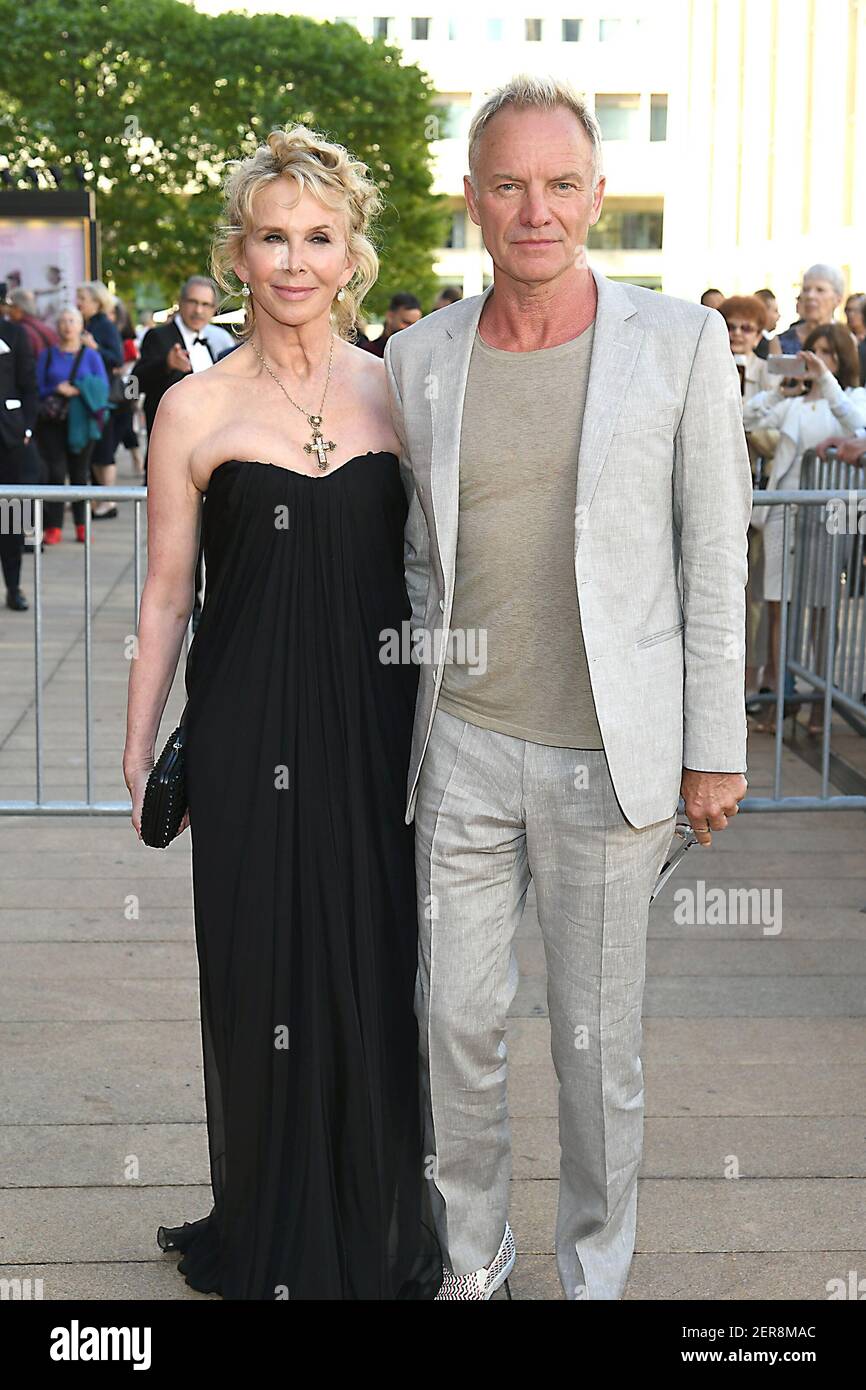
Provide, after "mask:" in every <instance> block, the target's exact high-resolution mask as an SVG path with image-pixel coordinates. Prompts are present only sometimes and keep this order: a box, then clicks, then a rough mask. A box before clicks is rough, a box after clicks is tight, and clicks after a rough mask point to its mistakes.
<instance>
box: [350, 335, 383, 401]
mask: <svg viewBox="0 0 866 1390" xmlns="http://www.w3.org/2000/svg"><path fill="white" fill-rule="evenodd" d="M343 352H344V358H343V360H344V362H345V370H346V377H347V380H348V381H349V382H350V383H351V386H352V388H353V389H354V390H355V391H358V392H359V393H360V394H361V395H362V396H365V397H366V398H367V399H368V400H378V399H382V400H386V399H387V394H388V388H387V383H386V378H385V364H384V362H383V361H382V359H381V357H376V356H375V354H374V353H372V352H365V351H364V349H363V348H360V347H356V346H355V344H354V343H344V344H343Z"/></svg>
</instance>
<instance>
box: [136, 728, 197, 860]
mask: <svg viewBox="0 0 866 1390" xmlns="http://www.w3.org/2000/svg"><path fill="white" fill-rule="evenodd" d="M185 719H186V707H185V708H184V711H183V714H182V715H181V717H180V723H179V724H178V726H177V728H176V729H175V731H174V733H173V734H172V735H171V737H170V738H169V740H168V742H167V743H166V745H165V747H164V748H163V750H162V752H161V753H160V755H159V757H158V758H157V760H156V762H155V763H154V765H153V767H152V769H151V773H150V776H149V777H148V779H147V786H146V787H145V789H144V802H143V804H142V808H141V838H142V840H143V841H144V843H145V844H146V845H150V846H151V848H152V849H165V848H166V846H167V845H170V844H171V842H172V840H173V839H174V838H175V836H176V835H177V832H178V830H179V829H180V823H181V821H182V820H183V817H184V812H185V811H186V808H187V807H186V779H185V777H184V767H183V745H184V739H185V735H186V730H185V728H184V720H185Z"/></svg>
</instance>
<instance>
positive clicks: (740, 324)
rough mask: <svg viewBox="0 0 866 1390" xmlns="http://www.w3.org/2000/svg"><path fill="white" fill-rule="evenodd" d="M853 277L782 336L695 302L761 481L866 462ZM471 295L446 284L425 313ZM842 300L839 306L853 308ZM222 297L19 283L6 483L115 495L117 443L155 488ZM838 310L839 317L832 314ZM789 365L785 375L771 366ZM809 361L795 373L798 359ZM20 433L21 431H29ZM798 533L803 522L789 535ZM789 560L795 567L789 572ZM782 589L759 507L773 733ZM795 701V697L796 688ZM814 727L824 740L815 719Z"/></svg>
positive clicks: (54, 537)
mask: <svg viewBox="0 0 866 1390" xmlns="http://www.w3.org/2000/svg"><path fill="white" fill-rule="evenodd" d="M844 290H845V285H844V279H843V276H842V274H841V272H840V271H839V270H838V269H836V268H835V267H834V266H830V265H825V264H816V265H813V266H810V267H809V269H808V270H807V271H806V272H805V274H804V276H803V280H802V286H801V290H800V294H799V296H798V299H797V305H796V308H797V317H796V318H795V319H794V320H793V322H791V323H790V324H789V325H788V326H787V327H786V328H782V329H780V328H779V320H780V312H779V305H778V302H777V299H776V295H775V293H774V292H773V291H772V290H771V289H768V288H763V289H759V290H756V291H755V292H754V294H748V295H730V296H726V295H725V294H723V292H722V291H721V290H720V289H717V288H710V289H707V290H705V291H704V293H703V295H702V296H701V303H702V304H703V305H705V306H706V307H708V308H712V309H716V310H718V312H719V313H720V314H721V315H722V317H723V318H724V319H725V321H726V323H727V327H728V335H729V341H730V347H731V352H732V353H733V355H734V359H735V361H736V364H737V369H738V371H739V374H740V382H741V389H742V397H743V422H744V427H745V430H746V438H747V443H748V446H749V455H750V459H751V462H752V471H753V476H754V482H755V487H756V488H758V489H761V488H765V487H769V488H771V489H775V488H779V487H782V486H784V487H785V488H786V489H796V488H797V487H798V486H799V485H800V472H801V466H802V462H803V457H804V455H805V454H806V452H807V451H808V450H810V449H818V450H819V452H821V453H823V452H825V451H826V449H827V448H828V447H830V446H832V447H834V448H835V449H836V450H837V452H838V454H839V456H840V457H841V458H842V459H843V460H844V461H845V462H848V463H854V464H861V465H866V389H864V387H866V293H856V294H850V295H849V296H848V297H847V299H845V297H844ZM461 297H462V291H461V290H460V289H459V287H457V286H454V285H448V286H445V287H444V288H443V289H442V290H441V291H440V292H439V294H438V296H437V298H436V299H435V301H434V302H433V304H432V305H431V306H430V312H435V311H436V310H437V309H440V308H444V307H445V306H446V305H449V304H453V303H454V302H456V301H457V300H458V299H460V298H461ZM843 299H844V307H843ZM219 307H220V303H219V290H218V287H217V285H216V283H215V282H214V281H213V280H212V279H211V278H210V277H209V276H207V275H194V276H191V277H190V278H189V279H188V280H187V281H186V282H185V283H184V285H183V286H182V287H181V290H180V293H179V296H178V302H177V309H176V310H175V312H174V313H172V314H171V315H170V316H169V317H168V318H167V319H166V321H165V322H164V323H161V324H158V325H154V323H153V314H152V313H148V312H145V313H144V314H142V316H141V322H140V323H139V324H138V326H136V325H135V324H134V323H133V321H132V318H131V316H130V313H129V311H128V309H127V308H126V305H125V304H124V303H123V301H122V300H121V299H119V298H118V297H117V296H115V295H112V294H111V293H110V291H109V290H108V289H107V287H106V286H105V284H103V283H102V282H101V281H90V282H87V283H85V284H81V285H79V286H78V289H77V291H76V295H75V304H74V305H73V304H69V305H67V306H66V307H64V308H62V309H61V310H60V311H59V312H58V313H57V314H54V315H51V316H50V317H49V316H47V315H46V316H45V317H43V316H41V315H40V314H39V312H38V310H37V302H36V298H35V296H34V295H33V294H32V293H31V292H30V291H28V290H27V289H23V288H18V289H14V290H12V291H11V292H10V294H9V295H8V298H7V299H6V301H5V303H3V304H2V305H0V311H2V318H0V349H3V348H5V352H4V351H2V350H0V374H2V373H5V378H6V384H7V385H8V388H9V389H7V390H6V391H5V394H4V399H5V400H7V403H8V401H9V400H13V401H14V400H16V399H17V400H20V401H21V407H20V412H19V413H20V416H21V419H20V420H14V419H13V420H10V418H9V417H10V415H11V414H12V412H11V411H10V410H9V409H5V410H4V411H3V414H2V416H0V458H2V462H0V481H5V482H30V481H32V482H44V483H49V484H63V483H67V482H68V483H70V484H73V485H82V486H83V485H87V484H92V485H96V486H100V485H104V486H111V485H112V484H114V483H115V481H116V463H115V457H116V454H117V450H118V449H119V448H120V447H121V446H123V447H124V448H126V449H127V450H128V451H129V453H130V456H131V458H132V462H133V467H134V470H135V474H136V476H137V477H139V478H140V479H141V480H142V481H144V482H146V481H147V460H146V453H145V450H144V449H143V447H142V443H141V440H142V435H144V436H145V437H149V435H150V432H151V429H152V427H153V421H154V418H155V415H156V411H157V408H158V406H159V403H160V401H161V400H162V397H163V396H164V395H165V393H166V391H167V390H168V389H169V387H170V386H172V385H174V383H175V382H177V381H180V380H181V379H182V378H183V377H184V376H185V375H186V374H187V373H189V372H199V371H204V370H205V369H207V368H208V367H210V366H211V365H212V364H213V363H214V362H216V361H218V360H219V359H220V358H221V357H223V356H225V355H226V354H227V353H229V352H232V351H234V350H235V349H236V347H237V346H238V343H237V339H236V338H235V337H234V336H233V334H232V333H231V332H229V331H228V330H227V329H226V328H223V327H221V326H219V325H218V324H215V323H214V322H213V319H214V318H215V316H216V314H217V312H218V309H219ZM840 308H843V312H844V316H845V322H844V323H843V322H842V321H841V319H840V318H837V315H838V313H839V310H840ZM423 315H424V309H423V306H422V304H421V301H420V300H419V299H418V297H417V296H416V295H414V294H412V293H411V292H409V291H399V292H398V293H395V294H393V295H392V297H391V299H390V301H389V304H388V308H387V310H386V312H385V315H384V322H383V325H382V329H381V332H380V333H379V334H378V336H368V333H367V331H366V327H367V326H366V325H365V324H364V323H363V322H362V323H360V324H359V325H358V327H357V329H356V331H355V342H356V343H357V345H358V346H359V347H361V348H363V349H364V350H365V351H368V352H370V353H373V354H374V355H375V356H377V357H380V358H381V357H383V356H384V352H385V345H386V343H387V342H388V339H389V338H390V337H391V336H392V335H393V334H395V333H398V332H400V331H401V330H402V329H404V328H407V327H409V326H410V325H411V324H413V323H417V322H418V320H419V319H420V318H422V317H423ZM777 357H782V358H784V359H785V363H784V367H785V368H786V369H787V370H788V372H789V375H787V376H786V375H785V374H784V369H783V370H782V371H781V372H780V371H779V370H777V369H776V368H775V367H774V365H773V359H774V358H777ZM794 358H796V359H797V362H798V363H799V365H797V366H795V365H794V364H793V361H792V359H794ZM22 426H23V427H24V428H22ZM70 506H71V511H72V519H73V525H74V528H75V535H76V539H77V540H78V541H81V542H83V541H84V539H85V525H84V518H85V507H86V504H85V503H84V502H83V501H79V502H73V503H72V504H70ZM66 509H67V504H65V503H62V502H46V503H45V505H44V511H43V536H42V542H41V544H42V545H43V546H45V545H47V546H53V545H57V544H58V543H59V542H60V541H61V539H62V537H63V521H64V516H65V514H66ZM117 515H118V509H117V506H116V505H115V504H113V503H111V502H103V503H101V502H99V501H98V500H97V501H95V502H94V503H93V504H92V517H93V519H94V520H97V521H101V520H104V519H111V518H113V517H116V516H117ZM789 531H790V534H791V536H793V527H791V528H789ZM34 543H35V541H34V539H33V537H32V536H30V537H28V536H27V535H26V534H24V535H22V534H20V533H19V534H17V535H16V534H14V533H12V532H10V531H9V530H8V528H7V533H6V534H4V535H3V536H2V537H0V560H2V567H3V575H4V579H5V583H6V604H7V607H9V608H11V609H13V610H17V611H23V610H25V609H26V608H27V607H28V602H27V599H26V597H25V595H24V593H23V591H22V589H21V585H20V571H21V555H22V553H23V552H24V551H26V550H32V548H33V544H34ZM791 572H792V566H790V565H789V586H788V593H789V595H790V574H791ZM781 582H782V512H781V510H780V509H779V508H769V507H766V508H762V507H757V508H755V511H754V514H753V521H752V528H751V532H750V549H749V589H748V607H747V612H748V631H747V666H746V697H747V701H751V703H750V704H749V705H748V707H749V709H750V713H752V714H753V715H755V716H756V717H757V716H763V717H761V718H759V719H758V722H757V723H756V724H755V725H754V727H755V728H756V729H758V730H767V731H772V730H773V728H774V707H770V712H769V714H767V711H766V709H765V708H764V706H765V704H766V702H761V701H758V702H755V700H754V697H755V696H756V695H759V694H760V695H766V694H768V693H770V692H773V691H775V690H776V686H777V681H778V665H779V631H780V623H781V601H782V593H781ZM196 587H197V594H196V605H195V613H194V622H195V621H196V619H197V618H198V615H199V613H200V610H201V601H202V590H203V561H202V556H201V552H200V553H199V563H198V567H197V586H196ZM786 693H790V692H786ZM808 727H809V729H810V731H813V732H814V731H817V728H818V725H817V715H812V716H810V719H809V724H808Z"/></svg>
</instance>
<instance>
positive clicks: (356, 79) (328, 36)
mask: <svg viewBox="0 0 866 1390" xmlns="http://www.w3.org/2000/svg"><path fill="white" fill-rule="evenodd" d="M0 32H2V33H3V36H4V41H5V42H4V45H3V48H2V51H0V132H2V139H3V142H4V143H3V145H2V148H3V149H4V150H5V152H6V153H7V155H8V159H9V165H10V167H11V169H12V172H13V174H18V173H20V171H21V170H22V169H23V167H24V166H25V165H27V164H35V165H37V166H40V165H44V166H48V165H59V166H60V167H61V168H63V169H64V170H66V169H68V170H69V174H70V177H69V178H68V179H67V180H66V182H67V183H68V184H69V185H70V186H71V184H72V181H73V180H72V177H71V175H72V166H73V165H75V164H81V165H83V166H84V167H85V169H86V170H87V179H88V182H89V183H90V184H91V186H93V187H94V188H95V189H96V191H97V204H98V216H99V218H100V222H101V225H102V247H103V272H104V274H105V275H106V276H110V277H113V279H114V280H115V281H116V283H117V286H118V289H119V291H120V293H121V294H122V295H125V296H129V297H131V298H133V299H135V298H136V297H137V291H138V290H139V288H140V287H143V286H145V285H149V286H153V285H158V286H159V288H160V290H161V292H162V295H163V297H164V299H165V300H166V301H170V300H172V299H173V297H174V295H175V293H176V290H177V287H178V285H179V283H180V282H181V280H182V279H183V278H184V277H185V276H186V275H188V274H192V273H193V272H200V271H201V270H202V269H203V268H205V267H206V266H207V263H208V255H209V249H210V241H211V234H212V229H213V226H214V223H215V221H216V220H217V217H218V216H219V208H220V194H219V187H220V181H221V178H222V174H223V170H224V167H225V163H226V161H227V160H229V159H235V158H238V157H241V156H243V155H244V154H246V153H249V152H250V151H251V150H253V149H254V148H255V147H256V145H257V144H258V143H260V142H261V141H262V140H263V139H264V138H265V137H266V136H267V134H268V132H269V131H270V130H271V129H273V128H274V127H275V126H278V125H286V124H290V123H291V122H293V121H297V120H301V121H304V122H306V123H307V124H310V125H312V126H315V127H316V128H318V129H321V130H323V131H324V132H325V133H326V134H327V135H329V136H330V137H331V138H333V139H335V140H338V141H339V142H340V143H342V144H344V145H346V146H348V148H349V149H351V150H352V151H353V152H354V153H355V154H356V155H358V156H359V157H360V158H362V159H364V160H365V161H366V162H367V163H368V164H369V166H370V170H371V173H372V175H373V177H374V178H375V179H376V180H377V182H378V183H379V185H380V187H381V188H382V191H383V194H384V196H385V203H386V207H385V212H384V214H383V217H382V219H381V223H380V229H379V249H380V255H381V260H382V266H381V272H380V278H379V283H378V285H377V286H376V287H375V288H374V289H373V290H372V291H371V293H370V295H369V296H368V298H367V300H366V301H365V307H366V308H369V309H370V310H372V311H381V310H382V309H383V307H384V305H385V303H386V302H387V299H388V298H389V296H390V295H391V294H392V293H393V292H394V291H395V290H397V289H410V290H411V291H412V292H413V293H415V294H418V295H419V297H421V299H422V301H424V300H425V299H429V298H431V297H432V295H433V293H434V292H435V280H434V277H433V274H432V268H431V260H432V252H433V250H434V248H435V247H436V246H438V245H441V244H442V241H443V240H444V233H445V226H446V220H447V214H446V212H445V209H444V200H442V199H439V198H435V197H434V196H433V195H432V194H431V171H430V151H429V140H430V138H433V132H434V131H435V119H433V118H434V116H435V107H434V105H433V102H432V94H433V89H432V85H431V83H430V82H429V79H428V78H427V77H426V76H425V74H423V73H422V72H421V71H420V69H418V68H417V67H415V66H404V65H403V64H402V63H401V62H400V58H399V53H398V52H397V50H396V49H395V48H393V47H392V46H390V45H388V44H386V43H384V42H381V41H376V42H374V43H369V42H367V41H366V40H365V39H363V38H362V37H361V36H360V35H359V34H358V33H357V31H356V30H355V29H354V27H353V26H351V25H348V24H330V23H328V24H319V23H316V22H314V21H312V20H308V19H304V18H301V17H298V16H295V15H246V14H241V13H229V14H222V15H217V16H209V15H205V14H202V13H200V12H199V11H197V10H195V9H193V8H192V6H190V5H188V4H184V3H181V2H180V0H147V3H142V0H109V2H108V3H101V4H100V3H98V2H97V0H62V3H60V2H59V0H39V3H38V4H36V5H21V3H20V0H0ZM46 186H47V185H46Z"/></svg>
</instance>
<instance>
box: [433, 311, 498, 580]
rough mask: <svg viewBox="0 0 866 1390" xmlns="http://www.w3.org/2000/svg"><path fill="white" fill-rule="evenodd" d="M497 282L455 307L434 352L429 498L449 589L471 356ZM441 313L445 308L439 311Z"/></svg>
mask: <svg viewBox="0 0 866 1390" xmlns="http://www.w3.org/2000/svg"><path fill="white" fill-rule="evenodd" d="M492 289H493V286H492V285H490V286H488V288H487V289H486V290H485V291H484V293H483V294H480V295H473V297H472V298H471V299H467V300H464V301H462V304H463V305H465V308H463V309H462V310H456V306H455V310H456V312H455V310H451V311H450V312H449V313H448V322H447V324H446V325H445V332H444V333H443V334H442V336H441V337H440V338H439V340H438V342H437V344H436V346H435V347H434V349H433V351H432V353H431V355H430V367H429V372H428V377H427V383H426V385H427V392H428V396H429V398H430V409H431V415H432V424H433V443H432V448H431V454H430V497H431V501H432V503H433V516H434V519H435V524H436V543H437V545H438V548H439V558H440V561H441V564H442V574H443V578H444V580H445V586H446V591H447V592H449V593H450V591H451V589H452V587H453V583H452V581H453V578H454V567H455V562H456V558H457V512H458V505H459V495H460V433H461V426H462V421H463V399H464V396H465V395H466V379H467V377H468V375H469V359H470V357H471V355H472V347H473V344H474V342H475V330H476V329H477V327H478V320H479V319H480V317H481V310H482V309H483V307H484V304H485V302H486V300H487V296H488V295H489V294H490V292H491V290H492ZM439 312H440V313H441V312H442V310H440V311H439Z"/></svg>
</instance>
